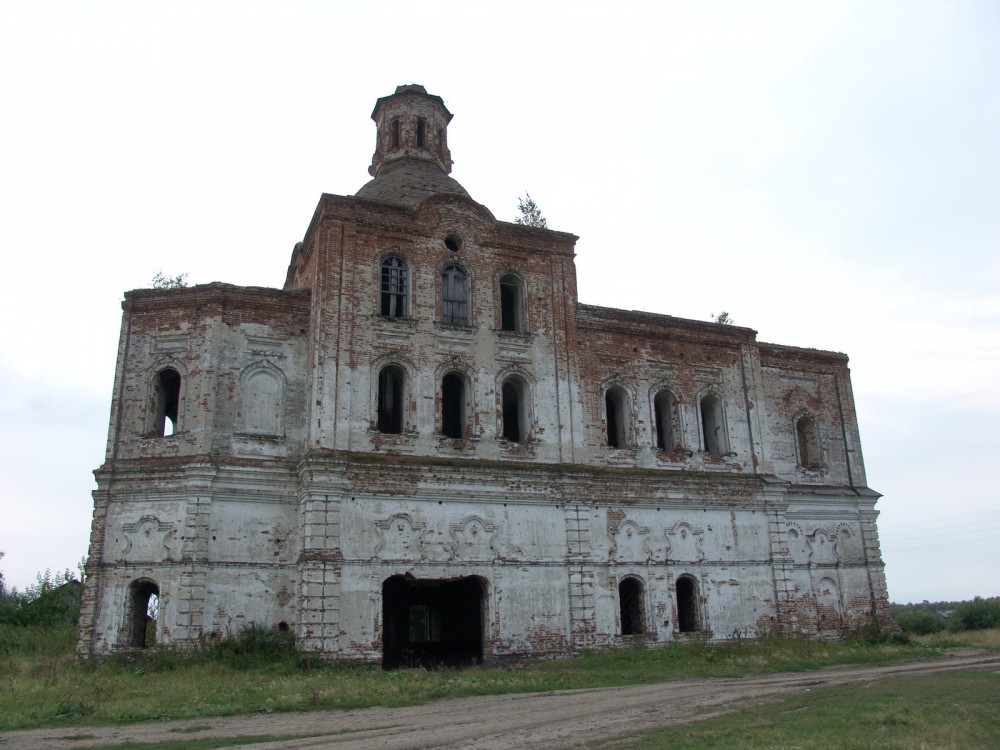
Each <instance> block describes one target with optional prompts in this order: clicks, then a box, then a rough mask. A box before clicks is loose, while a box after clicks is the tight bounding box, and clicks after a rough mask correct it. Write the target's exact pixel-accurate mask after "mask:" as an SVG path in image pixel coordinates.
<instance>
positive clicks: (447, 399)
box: [441, 372, 465, 438]
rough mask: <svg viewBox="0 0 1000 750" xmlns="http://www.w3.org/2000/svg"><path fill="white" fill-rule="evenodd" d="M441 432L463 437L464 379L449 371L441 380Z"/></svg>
mask: <svg viewBox="0 0 1000 750" xmlns="http://www.w3.org/2000/svg"><path fill="white" fill-rule="evenodd" d="M441 433H442V434H443V435H444V436H445V437H450V438H464V437H465V379H464V378H463V377H462V376H461V375H459V374H458V373H457V372H449V373H447V374H446V375H445V376H444V378H442V380H441Z"/></svg>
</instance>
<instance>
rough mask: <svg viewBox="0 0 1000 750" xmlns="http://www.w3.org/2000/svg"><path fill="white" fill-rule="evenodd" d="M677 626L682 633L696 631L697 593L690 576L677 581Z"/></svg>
mask: <svg viewBox="0 0 1000 750" xmlns="http://www.w3.org/2000/svg"><path fill="white" fill-rule="evenodd" d="M677 626H678V628H679V629H680V632H682V633H695V632H697V631H698V592H697V590H696V588H695V583H694V579H692V578H691V577H690V576H681V577H680V578H678V579H677Z"/></svg>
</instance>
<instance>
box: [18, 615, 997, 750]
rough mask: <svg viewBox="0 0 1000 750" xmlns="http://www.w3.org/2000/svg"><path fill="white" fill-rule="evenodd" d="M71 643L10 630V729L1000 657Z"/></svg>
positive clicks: (966, 641)
mask: <svg viewBox="0 0 1000 750" xmlns="http://www.w3.org/2000/svg"><path fill="white" fill-rule="evenodd" d="M73 635H74V634H73V631H72V629H64V630H61V629H56V630H44V629H33V628H23V627H21V628H13V627H0V731H6V730H12V729H25V728H33V727H53V726H85V725H98V724H109V723H114V724H118V723H127V722H136V721H147V720H155V719H163V720H165V719H185V718H196V717H208V716H222V715H228V714H237V713H252V712H257V711H262V712H269V711H297V710H306V709H327V708H337V709H348V708H359V707H365V706H400V705H410V704H416V703H422V702H426V701H429V700H433V699H438V698H447V697H458V696H466V695H489V694H497V693H510V692H531V691H544V690H556V689H565V688H587V687H603V686H611V685H622V684H637V683H650V682H662V681H666V680H672V679H681V678H685V677H707V676H719V677H723V676H725V677H735V676H740V675H744V674H747V673H750V672H757V673H763V672H778V671H797V670H806V669H815V668H819V667H823V666H828V665H832V664H848V663H868V662H885V661H893V660H899V659H910V658H921V657H924V658H926V657H932V656H934V655H937V654H940V653H941V651H942V649H943V648H947V647H952V646H976V647H980V648H988V649H993V650H1000V631H981V632H978V633H977V632H970V633H961V634H941V633H939V634H936V635H935V636H929V637H926V638H921V639H920V642H911V643H891V642H889V643H867V642H863V641H860V640H859V641H847V642H843V643H827V642H815V641H806V640H797V639H796V640H789V639H773V640H764V641H741V642H729V643H723V644H714V645H713V644H700V643H693V644H685V645H676V644H674V645H669V646H665V647H662V648H656V649H631V650H623V651H613V652H600V653H592V654H586V655H584V656H581V657H578V658H572V659H559V660H551V661H542V662H531V663H526V664H523V665H520V666H517V667H515V668H510V669H505V668H493V667H477V668H470V669H463V670H443V671H438V672H426V671H423V670H399V671H394V672H383V671H382V670H381V669H379V668H377V667H361V666H351V665H321V664H318V663H317V662H315V661H310V660H308V659H307V660H305V661H303V659H302V655H301V654H298V653H296V652H295V651H294V650H292V649H291V648H288V649H284V650H281V649H278V650H277V651H271V652H268V653H267V654H266V655H264V656H262V655H261V653H260V651H259V650H255V648H254V647H253V644H250V647H249V648H227V649H220V648H215V649H203V650H201V651H197V652H194V653H190V652H188V653H184V652H177V651H171V650H166V651H160V652H157V651H151V652H149V653H147V654H145V655H144V656H143V657H142V658H138V659H132V660H128V659H125V658H122V657H109V658H104V659H95V660H89V661H78V660H76V659H75V658H74V656H73V652H72V645H73ZM995 693H996V689H995V688H994V694H995ZM655 746H656V745H650V747H655ZM692 746H698V745H692ZM774 746H775V747H777V746H778V745H774ZM859 747H863V745H859Z"/></svg>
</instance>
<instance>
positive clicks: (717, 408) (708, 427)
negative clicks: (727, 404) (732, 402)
mask: <svg viewBox="0 0 1000 750" xmlns="http://www.w3.org/2000/svg"><path fill="white" fill-rule="evenodd" d="M701 428H702V433H703V434H704V439H705V442H704V449H705V451H706V452H708V453H711V454H712V455H714V456H721V455H722V454H723V453H726V452H727V451H728V450H729V447H728V445H727V442H726V436H725V433H724V431H723V418H722V401H721V400H719V397H718V396H716V395H715V394H709V395H707V396H705V397H704V398H703V399H702V400H701Z"/></svg>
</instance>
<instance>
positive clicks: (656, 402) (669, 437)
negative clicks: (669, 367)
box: [653, 390, 680, 451]
mask: <svg viewBox="0 0 1000 750" xmlns="http://www.w3.org/2000/svg"><path fill="white" fill-rule="evenodd" d="M653 411H654V412H655V413H654V415H653V416H654V419H655V422H656V447H657V448H659V449H660V450H661V451H672V450H674V448H675V447H676V446H677V445H678V444H679V442H680V441H679V439H678V438H679V437H680V434H679V432H678V430H677V400H676V399H675V398H674V394H672V393H671V392H670V391H668V390H662V391H660V392H659V393H657V394H656V397H655V398H654V399H653Z"/></svg>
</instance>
